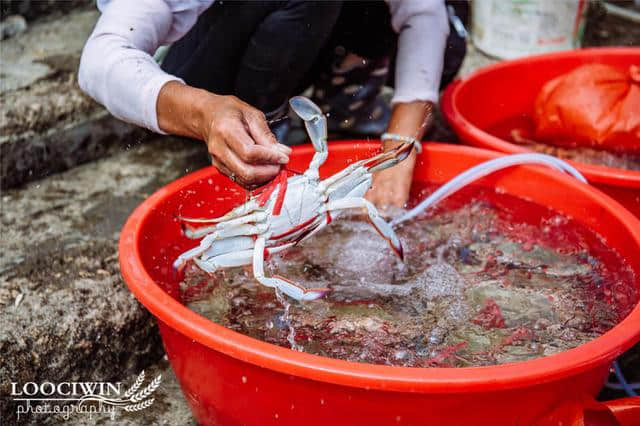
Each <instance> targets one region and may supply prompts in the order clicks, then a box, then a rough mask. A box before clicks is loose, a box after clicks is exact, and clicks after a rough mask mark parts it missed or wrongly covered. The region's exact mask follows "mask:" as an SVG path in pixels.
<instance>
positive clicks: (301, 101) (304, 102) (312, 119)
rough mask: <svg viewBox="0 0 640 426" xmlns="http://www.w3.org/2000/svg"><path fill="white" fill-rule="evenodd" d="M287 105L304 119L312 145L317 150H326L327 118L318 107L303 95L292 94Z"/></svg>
mask: <svg viewBox="0 0 640 426" xmlns="http://www.w3.org/2000/svg"><path fill="white" fill-rule="evenodd" d="M289 105H291V108H292V109H293V110H294V111H295V113H296V114H298V116H299V117H300V118H301V119H302V120H303V121H304V126H305V127H306V129H307V133H308V134H309V138H310V139H311V143H312V144H313V147H314V148H315V150H316V151H318V152H325V151H326V150H327V119H326V117H325V116H324V114H323V113H322V110H321V109H320V107H319V106H318V105H316V104H314V103H313V102H312V101H311V100H310V99H309V98H305V97H304V96H294V97H293V98H291V99H290V100H289Z"/></svg>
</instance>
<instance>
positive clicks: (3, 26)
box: [0, 15, 27, 40]
mask: <svg viewBox="0 0 640 426" xmlns="http://www.w3.org/2000/svg"><path fill="white" fill-rule="evenodd" d="M25 31H27V20H26V19H24V17H23V16H21V15H11V16H7V17H6V18H5V19H4V20H3V21H2V22H0V39H2V40H4V39H5V38H9V37H13V36H14V35H17V34H20V33H23V32H25Z"/></svg>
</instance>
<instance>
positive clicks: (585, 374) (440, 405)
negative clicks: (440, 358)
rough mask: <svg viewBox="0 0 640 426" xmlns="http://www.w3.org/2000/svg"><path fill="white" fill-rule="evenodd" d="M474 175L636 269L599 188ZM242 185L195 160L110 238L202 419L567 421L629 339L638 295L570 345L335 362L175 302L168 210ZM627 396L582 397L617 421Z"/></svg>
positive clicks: (211, 199)
mask: <svg viewBox="0 0 640 426" xmlns="http://www.w3.org/2000/svg"><path fill="white" fill-rule="evenodd" d="M378 147H379V143H368V142H364V141H350V142H349V143H344V144H337V143H333V144H330V145H329V161H327V163H326V164H325V165H324V166H323V167H322V168H321V169H320V173H321V176H322V177H326V176H328V175H329V174H332V173H335V172H337V171H338V170H340V169H342V168H343V167H345V166H346V165H347V164H349V163H350V162H352V161H354V160H359V159H363V158H366V157H368V156H370V155H372V154H373V153H375V152H376V150H377V149H378ZM313 153H314V151H313V148H312V147H311V146H304V147H296V148H294V150H293V153H292V154H291V156H290V158H291V165H292V166H293V167H296V168H298V169H305V168H306V167H307V164H308V163H309V161H310V160H311V158H312V156H313ZM496 156H497V154H495V153H492V152H489V151H484V150H478V149H474V148H469V147H461V146H452V145H440V144H435V143H434V144H431V143H430V144H426V145H425V149H424V150H423V153H422V154H420V156H418V159H417V167H416V171H415V175H414V179H415V181H416V182H421V183H427V182H431V183H436V184H442V183H444V182H445V181H447V180H449V179H451V178H452V177H453V176H455V175H457V174H458V173H460V172H462V171H464V170H466V169H468V168H469V167H471V166H473V165H476V164H478V163H479V162H481V161H485V160H488V159H491V158H495V157H496ZM478 184H479V185H485V186H490V187H492V188H497V189H498V190H499V191H504V192H505V193H507V194H517V195H519V196H522V197H526V198H527V199H530V200H532V201H534V202H537V203H539V204H542V205H546V206H550V207H552V208H554V209H555V210H557V211H559V212H561V213H564V214H566V215H569V216H571V217H573V218H575V220H577V221H579V222H580V223H582V224H583V225H585V226H587V227H588V228H590V229H596V230H597V231H598V233H599V234H600V235H602V236H603V237H604V238H606V240H607V244H608V245H609V246H610V247H612V248H614V249H616V250H617V251H618V252H619V253H620V255H621V256H623V257H624V258H625V259H626V260H627V262H628V264H629V266H630V267H631V268H632V269H633V270H634V271H635V273H636V276H638V277H640V257H639V256H638V253H639V252H640V221H638V219H637V218H635V217H634V216H633V215H631V214H630V213H629V212H628V211H626V210H625V209H623V208H621V206H620V204H618V203H617V202H615V201H614V200H612V199H611V198H609V197H608V196H606V195H604V194H602V193H601V192H599V191H597V190H595V189H593V188H592V187H589V186H586V185H583V184H580V183H579V182H577V181H576V180H574V179H572V178H569V177H566V176H564V175H561V174H559V173H557V172H554V171H549V170H547V169H544V168H540V167H516V168H512V169H508V170H505V171H502V172H499V173H496V174H495V175H492V176H488V177H486V178H483V179H482V180H480V181H478ZM216 186H217V187H219V188H218V189H217V190H216ZM567 194H570V196H567ZM244 196H245V192H244V190H241V189H240V188H239V187H237V186H235V185H231V186H229V181H228V179H226V178H225V177H223V176H222V175H220V174H219V173H218V172H217V171H216V170H215V169H214V168H212V167H209V168H205V169H202V170H199V171H197V172H195V173H192V174H190V175H188V176H186V177H184V178H182V179H179V180H177V181H175V182H173V183H171V184H169V185H167V186H165V187H164V188H162V189H160V190H159V191H158V192H156V193H155V194H153V195H152V196H151V197H149V198H148V199H147V200H146V201H145V202H144V203H142V205H140V206H139V207H138V208H137V209H136V210H135V211H134V212H133V214H132V215H131V216H130V217H129V219H128V221H127V223H126V225H125V227H124V229H123V231H122V233H121V237H120V247H119V248H120V265H121V269H122V274H123V276H124V279H125V281H126V283H127V285H128V286H129V288H130V289H131V291H132V292H133V294H134V295H135V296H136V298H137V299H138V300H139V301H140V302H141V303H142V304H143V305H144V306H146V307H147V309H149V311H151V313H152V314H153V315H155V316H156V318H157V320H158V325H159V328H160V332H161V335H162V338H163V341H164V345H165V348H166V351H167V355H168V357H169V360H170V362H171V365H172V367H173V369H174V371H175V373H176V375H177V377H178V380H179V382H180V385H181V387H182V390H183V392H184V394H185V398H186V400H187V402H188V403H189V405H190V407H191V409H192V411H193V414H194V416H195V418H196V420H197V421H198V422H199V423H200V424H202V425H295V426H299V425H300V424H305V425H322V426H327V425H367V426H371V425H389V424H407V425H408V424H413V425H427V424H428V425H454V426H455V425H465V426H467V425H492V426H496V425H497V426H499V425H532V424H535V423H536V422H538V423H539V424H540V425H543V424H557V422H556V423H549V421H550V420H549V421H548V419H560V420H561V421H564V422H565V423H564V424H578V423H570V422H569V421H570V420H571V419H574V418H579V417H580V416H582V417H584V416H586V415H589V412H590V411H589V410H591V409H592V407H591V406H590V405H589V404H587V403H586V401H593V398H594V397H595V396H596V395H597V394H598V391H599V390H600V388H601V387H602V385H603V383H604V381H605V379H606V378H607V376H608V374H609V366H610V364H611V362H612V361H613V360H614V359H615V358H616V357H617V356H619V355H620V354H621V353H622V352H624V351H625V350H627V349H628V348H630V347H631V346H632V345H633V344H634V343H635V342H636V341H638V340H639V339H640V327H638V324H640V306H636V307H635V308H634V309H633V311H632V312H631V313H630V314H629V316H627V317H626V318H625V319H624V320H623V321H622V322H620V323H619V324H618V325H616V326H615V327H614V328H613V329H611V330H610V331H608V332H607V333H605V334H603V335H602V336H600V337H598V338H597V339H595V340H593V341H591V342H588V343H586V344H584V345H582V346H579V347H577V348H574V349H572V350H569V351H566V352H563V353H559V354H555V355H552V356H549V357H544V358H539V359H535V360H531V361H526V362H520V363H514V364H504V365H498V366H491V367H475V368H403V367H390V366H384V365H371V364H364V363H355V362H347V361H341V360H337V359H330V358H324V357H320V356H316V355H310V354H306V353H301V352H295V351H292V350H289V349H285V348H282V347H279V346H274V345H271V344H268V343H265V342H262V341H259V340H256V339H253V338H251V337H248V336H245V335H242V334H239V333H236V332H234V331H232V330H229V329H226V328H224V327H222V326H220V325H217V324H215V323H213V322H211V321H210V320H208V319H206V318H204V317H202V316H200V315H198V314H196V313H195V312H193V311H191V310H189V309H188V308H186V307H185V306H184V305H183V304H182V303H181V301H180V292H179V289H178V282H177V281H176V277H175V276H174V274H173V271H172V267H171V263H172V262H173V260H174V259H175V258H176V256H178V255H179V254H180V253H181V252H182V251H183V250H185V249H186V248H188V247H190V246H192V245H193V241H190V240H187V239H186V238H184V237H183V236H182V234H181V230H180V224H179V221H178V220H177V218H176V213H177V212H179V213H180V215H184V216H191V217H202V216H211V215H217V214H221V213H224V212H225V211H227V210H228V209H229V208H231V207H232V206H235V205H237V204H239V203H241V202H243V201H244ZM220 199H222V201H220ZM638 286H640V281H639V282H638ZM576 401H578V403H576ZM638 401H640V400H639V399H630V400H620V401H610V402H607V403H605V404H606V405H605V404H596V403H595V402H593V404H596V405H597V406H598V407H601V408H602V409H603V410H609V411H611V412H612V413H613V414H614V415H615V416H616V418H618V419H619V421H620V422H623V423H621V424H626V425H632V424H634V422H636V424H637V421H638V420H640V403H639V402H638ZM566 407H568V408H566ZM603 407H604V408H603ZM607 407H612V409H611V410H610V409H609V408H607ZM614 410H617V411H614ZM585 412H586V414H585ZM563 413H564V414H563ZM609 420H610V419H609ZM553 421H555V420H553ZM543 422H546V423H543ZM600 424H601V425H604V424H606V423H600ZM609 424H612V423H609Z"/></svg>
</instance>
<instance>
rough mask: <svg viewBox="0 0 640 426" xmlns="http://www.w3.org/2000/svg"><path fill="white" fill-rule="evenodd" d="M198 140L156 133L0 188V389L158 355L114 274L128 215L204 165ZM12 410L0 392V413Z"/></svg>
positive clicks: (118, 371) (116, 368) (96, 376)
mask: <svg viewBox="0 0 640 426" xmlns="http://www.w3.org/2000/svg"><path fill="white" fill-rule="evenodd" d="M206 159H207V157H206V150H205V149H204V145H203V144H193V143H181V142H179V141H177V140H175V139H170V138H164V139H158V140H156V141H154V142H151V143H149V144H145V145H138V146H135V147H133V148H132V149H130V150H128V151H122V152H120V153H119V154H117V155H115V156H113V157H107V158H104V159H102V160H100V161H98V162H96V163H93V164H88V165H84V166H80V167H77V168H75V169H73V170H71V171H67V172H65V173H62V174H58V175H55V176H52V177H50V178H48V179H46V180H43V181H40V182H37V183H32V184H29V185H27V186H26V187H25V188H23V189H19V190H7V191H4V192H3V194H2V213H1V216H0V217H1V223H2V234H3V238H2V240H1V241H0V354H2V355H1V356H0V394H1V395H3V396H4V395H7V394H8V393H9V388H8V386H10V382H11V381H14V382H22V383H24V382H27V381H36V382H38V381H43V380H48V381H53V382H56V381H69V380H113V379H122V378H124V377H126V376H128V375H130V374H135V373H138V372H139V371H140V370H141V369H142V368H144V367H146V366H147V365H149V364H150V363H153V362H155V361H156V360H158V359H159V357H161V355H162V346H161V343H160V339H159V336H158V334H157V330H156V325H155V321H154V320H153V318H152V317H151V316H150V315H149V313H148V312H147V311H146V310H145V309H144V308H143V307H142V306H141V305H140V304H139V303H138V302H137V301H136V300H135V299H134V297H133V296H132V295H131V293H130V292H129V291H128V289H127V288H126V286H125V285H124V283H123V281H122V279H121V277H120V272H119V265H118V258H117V241H118V237H119V232H120V229H121V227H122V225H123V224H124V221H125V220H126V218H127V216H128V215H129V214H130V212H131V211H132V210H133V209H134V208H135V206H136V205H138V204H139V203H140V202H141V201H142V200H143V199H144V198H145V197H146V196H148V195H150V194H151V193H152V192H153V191H154V190H155V189H157V188H158V187H159V186H161V185H163V184H165V183H167V182H168V181H171V180H173V179H175V178H177V177H179V176H181V175H183V174H184V173H185V172H187V171H191V170H193V169H194V168H196V167H198V166H201V165H204V164H206ZM14 414H15V408H14V407H13V405H12V404H11V401H10V400H8V399H4V398H3V399H0V418H2V419H3V423H4V420H5V419H8V421H9V423H8V424H12V423H13V421H14V420H15V419H14V418H13V417H12V416H13V415H14Z"/></svg>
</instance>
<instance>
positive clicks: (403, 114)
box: [367, 101, 433, 209]
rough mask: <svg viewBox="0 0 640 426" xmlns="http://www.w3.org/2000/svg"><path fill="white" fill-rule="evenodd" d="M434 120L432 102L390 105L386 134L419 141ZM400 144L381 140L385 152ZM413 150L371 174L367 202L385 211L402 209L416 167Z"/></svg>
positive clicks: (414, 151)
mask: <svg viewBox="0 0 640 426" xmlns="http://www.w3.org/2000/svg"><path fill="white" fill-rule="evenodd" d="M432 121H433V103H432V102H429V101H426V102H422V101H414V102H407V103H397V104H395V105H394V106H393V112H392V114H391V120H390V122H389V127H388V130H387V131H388V133H395V134H398V135H403V136H410V137H415V138H416V139H417V140H420V139H421V138H422V136H423V134H424V132H425V130H426V129H427V128H429V126H430V125H431V122H432ZM401 143H402V142H399V141H392V140H386V141H385V140H383V141H382V148H383V150H384V151H388V150H390V149H393V148H395V147H396V146H398V145H399V144H401ZM416 157H417V154H416V150H415V149H414V150H412V151H411V154H409V156H408V157H407V158H406V159H405V160H403V161H402V162H400V163H398V164H397V165H395V166H393V167H391V168H389V169H385V170H381V171H379V172H377V173H375V174H374V175H373V185H372V187H371V190H369V192H368V193H367V198H368V199H369V201H371V202H372V203H374V204H375V205H377V206H378V207H381V208H383V209H385V208H386V207H388V206H394V207H403V206H404V205H405V203H406V202H407V200H408V198H409V191H410V190H411V182H412V180H413V170H414V168H415V164H416Z"/></svg>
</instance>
